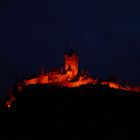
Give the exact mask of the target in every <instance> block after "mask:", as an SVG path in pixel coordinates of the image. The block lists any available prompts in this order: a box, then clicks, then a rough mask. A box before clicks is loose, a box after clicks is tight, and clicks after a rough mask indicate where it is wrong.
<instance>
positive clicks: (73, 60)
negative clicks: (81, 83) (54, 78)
mask: <svg viewBox="0 0 140 140" xmlns="http://www.w3.org/2000/svg"><path fill="white" fill-rule="evenodd" d="M64 57H65V72H66V73H67V72H68V71H70V70H71V73H72V75H71V77H72V78H74V77H75V76H77V75H78V56H77V54H76V53H75V52H74V51H73V49H70V51H69V53H66V54H65V55H64Z"/></svg>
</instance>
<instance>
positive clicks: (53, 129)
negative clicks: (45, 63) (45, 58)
mask: <svg viewBox="0 0 140 140" xmlns="http://www.w3.org/2000/svg"><path fill="white" fill-rule="evenodd" d="M13 91H14V92H13V94H15V96H16V98H17V100H16V102H15V103H14V104H13V108H12V109H9V110H7V109H4V110H3V111H2V112H11V113H10V116H11V115H12V117H9V118H8V120H7V123H9V125H10V127H9V128H11V126H12V127H16V132H18V137H19V138H20V139H28V138H29V139H30V137H31V138H33V139H36V138H37V139H43V138H44V139H68V140H69V139H72V140H73V139H97V140H128V139H134V137H135V138H138V139H139V138H140V137H139V134H140V133H139V128H138V129H137V126H139V120H140V115H139V112H140V101H139V97H138V96H137V97H136V95H135V93H127V92H123V91H116V90H113V89H108V88H107V87H100V86H99V85H96V86H94V87H91V85H88V86H86V87H81V88H77V89H66V88H60V87H56V86H55V87H54V86H41V85H37V86H30V87H26V88H24V90H23V92H22V93H20V94H19V93H18V92H17V90H16V88H15V89H14V90H13ZM15 112H16V113H15ZM6 114H7V113H6ZM8 114H9V113H8ZM15 114H16V115H15ZM23 128H24V129H23ZM11 130H12V131H13V129H11ZM20 130H21V131H20ZM25 130H26V131H27V135H28V136H29V137H27V136H26V134H25V135H24V131H25ZM50 137H51V138H50Z"/></svg>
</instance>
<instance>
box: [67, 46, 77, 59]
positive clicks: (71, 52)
mask: <svg viewBox="0 0 140 140" xmlns="http://www.w3.org/2000/svg"><path fill="white" fill-rule="evenodd" d="M65 54H66V55H68V56H69V57H70V56H72V55H73V54H76V53H75V51H74V49H73V48H70V50H69V52H67V53H65Z"/></svg>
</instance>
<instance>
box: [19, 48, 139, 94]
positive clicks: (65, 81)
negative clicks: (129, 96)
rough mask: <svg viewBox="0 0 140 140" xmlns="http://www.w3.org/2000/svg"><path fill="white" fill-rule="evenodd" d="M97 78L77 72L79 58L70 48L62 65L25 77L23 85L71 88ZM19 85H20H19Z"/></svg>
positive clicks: (102, 83)
mask: <svg viewBox="0 0 140 140" xmlns="http://www.w3.org/2000/svg"><path fill="white" fill-rule="evenodd" d="M97 81H98V80H95V79H94V78H93V77H90V76H89V75H88V74H87V72H85V71H82V72H81V73H79V58H78V55H77V54H76V53H75V52H74V50H73V49H70V51H69V52H68V53H65V54H64V66H62V67H61V68H57V69H53V70H51V71H49V72H48V73H45V72H44V68H42V72H41V74H40V75H37V76H35V77H34V78H31V79H25V80H24V81H23V85H26V86H28V85H35V84H53V85H54V84H56V85H61V86H64V87H68V88H72V87H79V86H81V85H86V84H97ZM100 84H101V85H107V86H108V87H110V88H114V89H120V90H126V91H135V92H140V87H139V86H138V87H124V86H122V85H121V84H119V83H115V82H107V81H103V82H100ZM19 87H20V86H19Z"/></svg>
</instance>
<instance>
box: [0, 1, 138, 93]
mask: <svg viewBox="0 0 140 140" xmlns="http://www.w3.org/2000/svg"><path fill="white" fill-rule="evenodd" d="M139 5H140V2H139V1H138V0H117V1H113V0H110V1H109V0H38V1H37V0H1V1H0V65H1V66H0V95H1V96H3V95H5V92H6V91H7V89H8V88H9V87H10V86H12V85H13V84H15V83H16V82H17V81H18V80H20V79H21V78H23V77H25V76H28V75H33V74H35V73H39V72H40V71H41V66H42V65H44V66H45V69H46V70H48V69H50V68H52V67H59V66H62V65H63V55H64V52H65V51H66V50H69V48H70V44H73V48H74V49H75V51H76V52H77V53H78V55H79V59H80V69H82V68H84V69H87V70H88V71H89V73H90V74H91V75H92V76H94V77H97V78H100V79H102V80H104V79H106V77H108V76H117V77H118V79H120V80H122V81H129V82H130V83H132V84H134V85H140V79H139V73H140V8H139Z"/></svg>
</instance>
